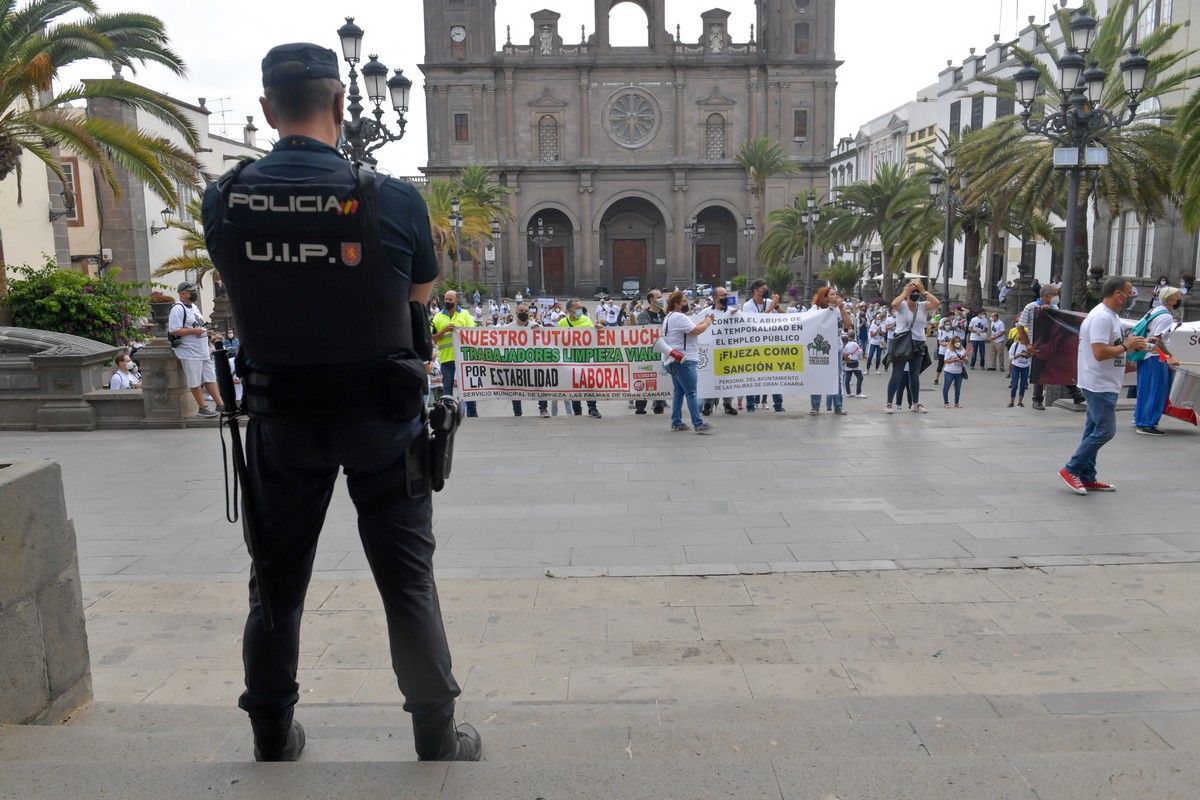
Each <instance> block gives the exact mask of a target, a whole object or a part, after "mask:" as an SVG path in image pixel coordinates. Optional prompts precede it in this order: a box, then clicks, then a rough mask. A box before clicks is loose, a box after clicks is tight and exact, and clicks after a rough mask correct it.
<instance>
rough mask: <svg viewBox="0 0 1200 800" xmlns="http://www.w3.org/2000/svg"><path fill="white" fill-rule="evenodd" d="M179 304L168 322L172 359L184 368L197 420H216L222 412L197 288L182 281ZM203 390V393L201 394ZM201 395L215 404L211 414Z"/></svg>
mask: <svg viewBox="0 0 1200 800" xmlns="http://www.w3.org/2000/svg"><path fill="white" fill-rule="evenodd" d="M176 291H178V292H179V302H178V303H176V304H175V305H173V306H172V307H171V315H170V316H169V317H168V318H167V337H168V339H169V340H170V342H171V346H172V347H174V348H175V357H176V358H178V359H179V366H181V367H182V368H183V380H184V383H185V384H186V385H187V387H188V389H189V390H190V391H191V393H192V397H193V398H195V400H196V406H197V411H196V416H197V417H206V418H211V417H216V416H219V415H220V413H221V412H222V411H223V410H224V409H223V408H222V407H221V400H220V398H221V393H220V392H219V391H218V390H217V373H216V372H215V371H213V364H212V358H211V357H210V355H209V346H208V328H207V327H205V326H206V325H207V323H206V322H205V320H204V317H203V316H201V314H200V309H198V308H196V306H195V303H196V300H197V299H199V297H200V292H199V289H198V288H197V287H196V284H194V283H190V282H188V281H185V282H183V283H181V284H179V286H178V287H177V288H176ZM202 390H203V391H202ZM204 392H208V396H209V397H211V398H212V399H213V400H214V401H216V404H217V409H216V410H215V411H213V410H212V409H210V408H209V407H208V403H207V402H206V401H205V400H204Z"/></svg>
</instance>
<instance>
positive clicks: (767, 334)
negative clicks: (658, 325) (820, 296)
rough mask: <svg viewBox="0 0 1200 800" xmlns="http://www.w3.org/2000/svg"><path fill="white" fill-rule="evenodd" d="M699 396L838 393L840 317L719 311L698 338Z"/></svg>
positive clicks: (814, 313)
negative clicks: (838, 324)
mask: <svg viewBox="0 0 1200 800" xmlns="http://www.w3.org/2000/svg"><path fill="white" fill-rule="evenodd" d="M698 341H699V345H700V352H699V361H698V363H697V370H696V372H697V384H698V387H697V392H696V394H697V395H698V396H699V397H738V396H741V395H751V394H784V395H808V394H837V393H838V381H839V378H838V361H839V360H840V358H841V343H842V342H841V338H840V336H839V334H838V326H837V313H836V312H834V311H832V310H829V309H816V310H813V311H807V312H805V313H803V314H744V313H737V314H728V313H719V314H717V315H716V316H715V317H714V319H713V324H712V325H711V326H710V327H709V328H708V330H707V331H705V332H704V333H703V334H701V335H700V337H699V339H698Z"/></svg>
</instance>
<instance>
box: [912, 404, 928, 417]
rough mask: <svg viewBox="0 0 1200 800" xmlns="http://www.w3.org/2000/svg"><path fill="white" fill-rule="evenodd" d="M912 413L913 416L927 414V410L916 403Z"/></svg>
mask: <svg viewBox="0 0 1200 800" xmlns="http://www.w3.org/2000/svg"><path fill="white" fill-rule="evenodd" d="M913 413H914V414H928V413H929V410H928V409H927V408H925V406H924V405H923V404H921V403H917V405H916V407H915V408H913Z"/></svg>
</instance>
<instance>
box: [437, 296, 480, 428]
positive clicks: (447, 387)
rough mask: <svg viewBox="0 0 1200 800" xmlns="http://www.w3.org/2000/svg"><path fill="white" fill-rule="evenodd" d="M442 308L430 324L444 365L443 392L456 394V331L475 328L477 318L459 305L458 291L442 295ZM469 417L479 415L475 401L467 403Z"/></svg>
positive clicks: (439, 357) (448, 395)
mask: <svg viewBox="0 0 1200 800" xmlns="http://www.w3.org/2000/svg"><path fill="white" fill-rule="evenodd" d="M442 301H443V303H442V310H441V311H439V312H437V313H436V314H434V315H433V319H432V320H430V323H429V326H430V328H432V329H433V343H434V344H435V345H437V347H438V361H439V362H440V363H441V365H442V394H443V396H445V397H453V396H454V368H455V364H454V331H455V330H456V329H458V328H474V327H475V318H474V317H472V316H471V312H469V311H467V310H466V309H465V308H459V307H458V292H456V291H454V290H453V289H448V290H447V291H446V294H445V295H444V296H443V297H442ZM464 405H465V410H466V413H467V416H468V417H477V416H479V413H478V411H477V410H476V406H475V401H474V400H468V401H467V402H466V403H465V404H464Z"/></svg>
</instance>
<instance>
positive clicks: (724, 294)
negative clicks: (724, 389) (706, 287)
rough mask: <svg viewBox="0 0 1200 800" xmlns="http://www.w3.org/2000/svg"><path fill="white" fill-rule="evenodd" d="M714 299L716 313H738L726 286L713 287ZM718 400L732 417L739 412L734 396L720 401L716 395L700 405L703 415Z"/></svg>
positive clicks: (714, 405)
mask: <svg viewBox="0 0 1200 800" xmlns="http://www.w3.org/2000/svg"><path fill="white" fill-rule="evenodd" d="M712 300H713V312H714V314H716V315H722V316H724V315H728V314H736V313H738V310H737V307H736V306H734V307H732V308H731V307H730V304H731V302H732V301H731V298H730V297H729V290H728V289H726V288H725V287H724V286H718V287H717V288H715V289H713V294H712ZM718 402H720V404H721V407H722V408H724V409H725V413H726V414H728V415H729V416H731V417H736V416H737V413H738V412H737V409H736V408H734V407H733V398H732V397H724V398H721V400H720V401H718V400H717V398H715V397H712V398H708V399H706V400H705V401H704V403H703V404H702V405H701V406H700V414H701V415H702V416H705V417H707V416H708V415H709V414H711V413H712V412H713V411H715V410H716V408H717V403H718Z"/></svg>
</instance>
